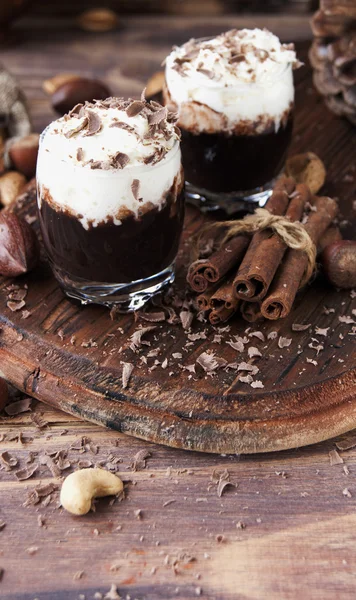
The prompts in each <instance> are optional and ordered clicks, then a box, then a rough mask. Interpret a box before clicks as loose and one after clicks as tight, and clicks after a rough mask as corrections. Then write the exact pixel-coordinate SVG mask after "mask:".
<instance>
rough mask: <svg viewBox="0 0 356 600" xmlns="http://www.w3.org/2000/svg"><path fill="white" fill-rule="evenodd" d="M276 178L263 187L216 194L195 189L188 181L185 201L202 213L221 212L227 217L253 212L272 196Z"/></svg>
mask: <svg viewBox="0 0 356 600" xmlns="http://www.w3.org/2000/svg"><path fill="white" fill-rule="evenodd" d="M276 180H277V177H276V178H275V179H273V180H272V181H270V182H268V183H266V184H265V185H264V186H261V187H258V188H255V189H254V190H248V191H244V192H231V193H224V192H221V193H216V192H210V191H208V190H205V189H202V188H197V187H195V186H194V185H192V184H191V183H189V182H188V181H186V183H185V186H186V187H185V189H186V201H187V202H189V203H190V204H193V205H194V206H196V207H197V208H199V209H200V210H201V211H202V212H204V213H209V212H213V211H217V210H223V211H224V212H225V213H226V214H227V215H233V214H234V213H237V212H253V211H254V209H255V208H257V207H263V206H264V205H265V204H266V202H267V200H268V198H269V197H270V196H271V194H272V189H273V186H274V184H275V182H276Z"/></svg>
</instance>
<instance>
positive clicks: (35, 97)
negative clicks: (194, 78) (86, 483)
mask: <svg viewBox="0 0 356 600" xmlns="http://www.w3.org/2000/svg"><path fill="white" fill-rule="evenodd" d="M139 22H140V20H138V21H135V20H133V21H132V22H131V23H130V24H129V25H128V26H127V28H126V30H125V31H124V32H122V33H121V34H115V35H111V34H110V36H94V37H90V36H88V35H87V34H77V32H73V31H71V32H65V31H60V30H58V31H53V32H51V35H52V38H51V39H50V38H49V37H48V33H47V34H46V37H47V39H46V40H45V41H42V42H41V39H40V38H41V30H40V28H36V27H34V28H32V29H31V31H23V30H20V31H18V33H17V43H16V45H14V46H12V47H9V48H8V49H6V50H5V51H4V52H3V53H2V60H4V61H5V62H6V64H7V65H8V67H9V68H11V69H12V70H13V71H14V72H15V73H16V74H17V76H18V78H19V80H20V82H21V83H22V84H23V85H24V87H25V89H26V91H27V93H28V95H29V97H30V99H31V107H32V110H33V115H34V120H35V124H36V128H37V129H38V130H40V129H41V128H42V127H43V126H44V125H45V124H46V122H48V120H49V119H50V116H51V113H50V110H49V107H48V101H47V99H46V98H45V96H44V95H43V94H42V93H41V91H40V84H41V81H42V79H43V78H45V77H47V76H49V75H52V74H54V73H56V72H57V71H59V70H68V69H69V70H73V71H76V70H78V69H80V70H81V71H82V72H83V71H84V72H86V73H87V74H93V73H97V74H98V76H102V77H105V79H107V80H109V79H110V81H111V82H112V85H113V84H114V82H115V87H114V85H113V88H114V91H115V92H117V91H120V92H121V93H123V94H127V93H131V94H133V93H137V92H139V91H140V89H141V87H142V83H143V82H144V81H145V80H146V78H147V76H148V75H149V74H150V73H151V72H153V71H154V70H156V68H157V64H158V62H159V61H160V59H161V58H162V57H163V56H164V54H165V53H166V51H167V50H168V49H169V46H170V44H171V43H174V42H176V43H180V42H181V41H184V39H186V38H187V37H189V36H190V35H194V34H197V35H199V34H201V30H202V29H203V28H206V24H205V25H201V26H199V24H195V25H194V27H191V28H189V27H186V26H185V28H182V30H181V31H179V28H180V25H181V24H180V22H179V20H177V19H175V20H174V21H173V22H171V28H170V27H168V28H167V29H166V30H162V28H160V26H159V25H160V22H157V23H156V26H155V24H154V21H152V22H151V25H150V26H149V28H148V29H147V30H144V31H141V30H138V27H137V23H139ZM167 23H168V22H166V24H167ZM232 24H233V23H232V22H231V21H230V22H229V24H228V25H227V26H230V25H232ZM236 24H238V23H236ZM225 28H226V27H225ZM221 29H223V27H220V26H218V27H216V28H215V30H214V27H213V26H212V27H211V30H209V32H208V33H213V32H215V31H216V30H221ZM205 30H206V29H205ZM153 34H155V36H154V37H153ZM116 35H120V37H119V38H116ZM289 37H291V36H289ZM42 40H43V31H42ZM47 40H48V41H47ZM113 40H116V44H117V51H116V52H113ZM125 44H126V46H125ZM141 44H142V45H141ZM128 47H130V52H129V51H128ZM115 48H116V46H115ZM94 50H96V51H97V52H96V54H95V53H94ZM87 51H88V52H90V56H91V58H92V61H93V63H92V64H93V67H89V66H88V60H87V56H88V54H87ZM120 51H121V52H120ZM133 56H134V58H132V57H133ZM143 59H144V60H143ZM126 61H127V62H126ZM127 63H130V64H129V65H128V67H129V66H130V69H129V68H128V67H127V69H128V70H126V65H127ZM114 64H116V66H113V65H114ZM118 65H119V66H118ZM134 66H135V68H136V69H137V71H136V72H137V78H136V76H135V77H132V76H131V75H130V73H132V69H133V67H134ZM300 77H301V78H302V77H303V75H302V73H301V74H300ZM307 90H308V91H307ZM305 93H307V94H308V95H310V96H311V97H313V98H314V101H315V102H316V103H318V105H319V106H320V122H319V123H317V126H316V127H314V128H311V127H310V122H308V119H307V118H305V119H304V120H303V122H300V123H299V125H298V130H297V136H296V139H295V143H300V144H302V141H301V138H303V146H304V147H306V146H307V147H308V149H310V150H313V149H314V147H315V145H317V144H318V143H319V141H320V137H321V136H322V131H323V128H324V127H330V124H331V123H333V124H334V125H335V127H336V128H335V135H334V137H333V139H332V141H330V143H329V144H328V145H327V146H326V147H325V153H324V156H323V158H324V159H325V161H326V163H327V166H328V167H329V169H330V171H329V172H330V174H331V179H332V181H333V182H335V186H341V187H339V189H340V193H344V192H347V193H350V192H349V190H350V183H347V182H346V181H343V178H344V177H345V175H346V174H347V173H349V172H350V166H351V164H352V143H351V135H352V129H351V127H350V126H349V125H348V124H347V123H344V122H342V121H338V120H337V119H336V117H334V116H332V115H329V114H328V113H326V112H325V110H324V108H323V106H322V103H321V101H320V100H319V99H317V98H316V96H315V95H314V91H313V90H312V87H311V84H310V83H308V85H307V87H306V90H305ZM300 100H301V101H303V98H301V99H300ZM348 136H349V137H348ZM345 139H347V142H346V143H347V144H350V146H348V147H349V148H350V151H349V152H350V164H349V165H345V163H344V162H342V161H341V159H340V156H339V150H340V148H341V147H342V146H343V145H344V144H345ZM33 404H34V408H35V413H36V414H37V413H41V415H40V416H41V418H42V420H44V421H48V423H49V424H48V425H46V426H45V427H44V428H43V429H38V427H36V426H35V425H34V423H33V420H32V418H31V414H30V413H29V414H26V413H25V414H24V415H23V416H22V417H15V418H10V417H4V418H3V419H2V423H1V430H0V439H2V440H3V441H2V442H0V451H5V450H8V451H9V452H10V453H11V454H12V455H13V456H15V457H17V458H18V460H19V463H18V466H19V467H22V466H25V464H26V460H27V459H28V458H29V453H30V452H38V453H39V454H43V453H44V451H47V452H50V453H51V452H53V451H55V450H60V449H66V448H68V447H69V446H70V445H72V444H73V443H78V441H80V440H81V438H82V436H87V437H90V438H91V440H92V442H93V443H94V444H95V445H98V446H99V452H98V454H92V452H91V451H90V450H88V451H86V452H85V453H84V454H83V456H82V455H80V458H81V459H82V460H84V459H85V460H90V461H92V462H93V463H96V462H98V461H102V460H105V461H106V462H107V461H108V455H109V454H113V455H114V458H113V459H111V460H115V457H117V458H122V462H119V463H117V466H118V468H119V472H120V473H121V474H122V477H123V479H125V480H128V479H130V480H131V483H129V482H128V481H127V483H126V494H127V497H126V499H125V500H124V501H123V502H120V503H115V504H113V505H112V506H110V505H109V502H108V501H107V500H103V501H100V503H99V504H98V506H97V511H96V513H90V514H89V515H88V516H86V517H84V518H81V519H77V518H74V517H71V516H69V515H68V514H66V513H65V512H64V511H62V510H60V509H58V508H57V507H56V497H55V496H54V498H53V500H52V502H51V504H49V505H48V506H47V507H46V506H43V505H42V504H39V505H36V506H28V507H24V506H23V503H24V502H25V501H26V498H27V494H28V492H30V491H31V490H32V489H33V488H34V487H35V486H37V485H38V483H39V482H40V481H41V482H43V483H45V482H47V481H53V477H52V475H51V473H50V471H49V470H48V468H47V467H45V466H40V467H39V469H38V471H37V472H36V473H35V475H34V477H33V478H32V479H30V480H28V481H25V482H17V481H16V478H15V476H14V473H13V470H12V471H9V472H7V471H5V470H4V469H3V470H2V471H1V480H0V490H1V506H0V519H2V520H3V521H4V522H5V523H6V525H5V526H4V528H3V529H2V531H1V532H0V535H1V539H2V549H1V551H0V567H2V568H3V569H4V573H3V577H2V581H1V583H0V597H1V598H4V599H6V600H15V599H16V600H34V599H35V598H38V599H39V600H79V599H81V600H84V598H85V600H88V599H90V600H91V599H93V598H94V597H95V593H98V592H99V593H102V594H103V596H104V595H105V593H106V592H108V590H109V589H110V586H111V584H112V583H114V584H115V585H117V588H118V590H119V592H120V595H121V597H122V598H126V596H127V595H128V596H130V597H131V598H132V599H133V598H138V599H140V600H143V599H146V600H156V599H157V600H158V599H162V600H167V599H168V598H182V599H184V600H190V599H193V598H196V597H199V594H200V597H202V598H209V599H216V600H225V599H227V600H232V599H235V598H238V599H240V598H241V599H256V600H257V599H258V600H259V599H260V598H262V597H263V598H267V599H273V600H274V599H281V600H282V599H283V600H289V599H293V600H294V599H296V598H299V597H304V598H306V599H317V600H319V599H320V600H321V599H323V600H324V599H326V600H329V599H330V600H331V599H334V598H335V597H340V598H343V599H344V598H345V599H349V598H350V599H351V598H354V592H355V568H356V564H355V560H356V559H355V550H356V539H355V527H354V526H355V500H354V498H355V494H356V485H355V473H356V452H355V450H354V449H351V450H349V451H345V452H342V453H340V454H342V456H343V459H344V461H345V462H344V464H337V465H335V466H330V458H329V454H328V453H329V451H330V450H332V449H334V448H335V446H334V443H333V442H325V443H323V444H321V445H318V446H313V447H308V448H304V449H301V450H294V451H288V452H280V453H277V454H271V455H268V454H266V455H263V456H262V455H258V456H248V457H247V456H245V457H243V456H241V457H236V456H228V457H220V456H213V455H201V454H194V453H188V452H184V451H177V450H170V449H167V448H164V447H160V446H155V445H151V444H148V443H144V442H140V441H138V440H135V439H133V438H129V437H126V436H124V435H121V434H118V433H115V432H110V431H105V430H103V429H102V428H99V427H96V426H94V425H90V424H85V423H82V422H80V421H77V420H76V419H74V418H71V417H68V416H67V415H64V414H63V413H60V412H59V411H53V410H51V409H48V408H46V407H45V406H44V405H42V404H39V403H36V402H35V401H34V402H33ZM65 430H67V432H66V433H65ZM19 431H22V432H23V442H24V443H23V444H21V442H17V441H11V438H12V437H13V435H14V434H17V433H18V432H19ZM1 433H3V434H4V437H3V436H2V435H1ZM348 437H350V436H348ZM31 438H33V440H31ZM144 448H147V449H148V450H149V451H151V453H152V457H151V458H149V459H148V460H147V467H146V469H144V470H142V471H138V472H132V471H131V469H130V464H131V462H132V459H133V456H134V455H135V453H136V452H137V451H138V450H141V449H144ZM69 456H70V458H71V460H72V461H74V460H78V451H76V450H70V451H69ZM34 459H35V461H37V460H38V457H36V456H35V457H34ZM345 466H346V467H347V469H344V467H345ZM17 468H18V467H16V468H15V469H14V470H17ZM224 469H228V471H229V473H230V479H231V481H232V482H233V483H235V484H237V487H236V488H234V487H228V488H226V489H225V492H224V494H223V496H222V497H221V498H219V497H218V496H217V493H216V484H215V483H214V485H213V486H212V487H210V486H211V484H212V483H213V482H212V481H211V478H214V470H215V471H217V472H218V473H221V472H223V471H224ZM348 471H349V474H347V472H348ZM68 472H69V471H68ZM64 473H65V471H64ZM214 479H215V478H214ZM208 488H209V489H208ZM171 500H174V502H171V503H170V501H171ZM167 502H168V503H169V504H167V505H166V506H163V505H164V504H165V503H167ZM138 510H141V511H142V512H141V513H137V511H138ZM39 515H42V517H43V521H44V525H45V526H46V527H40V526H39V525H38V522H39V521H38V516H39ZM140 516H141V518H139V517H140ZM240 521H241V523H243V524H244V525H245V526H246V527H245V528H243V529H240V528H238V527H241V523H240V525H239V526H238V527H237V526H236V525H237V524H238V523H239V522H240ZM33 547H36V548H38V549H37V550H36V551H34V550H33ZM29 548H32V550H31V551H30V552H29V551H28V549H29ZM184 553H185V554H184ZM187 555H190V556H191V557H192V558H195V559H196V560H194V561H191V562H189V557H188V556H187ZM174 565H175V568H173V567H174ZM81 572H83V573H82V575H81V577H80V578H78V577H79V574H80V573H81ZM75 577H77V578H75ZM97 597H98V596H97Z"/></svg>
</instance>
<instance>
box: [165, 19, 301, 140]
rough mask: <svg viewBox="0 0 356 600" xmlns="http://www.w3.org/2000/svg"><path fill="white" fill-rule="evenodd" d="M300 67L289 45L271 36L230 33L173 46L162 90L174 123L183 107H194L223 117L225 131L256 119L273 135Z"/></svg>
mask: <svg viewBox="0 0 356 600" xmlns="http://www.w3.org/2000/svg"><path fill="white" fill-rule="evenodd" d="M299 65H300V63H299V62H298V61H297V58H296V54H295V51H294V46H293V44H282V43H281V42H280V40H279V39H278V37H277V36H275V35H274V34H273V33H271V32H270V31H267V30H265V29H263V30H261V29H242V30H240V31H237V30H232V31H228V32H226V33H223V34H221V35H219V36H217V37H216V38H213V39H209V40H194V39H192V40H190V41H189V42H187V43H186V44H184V45H183V46H180V47H175V48H174V49H173V50H172V52H171V54H170V55H169V56H168V57H167V59H166V85H167V89H168V93H169V95H170V98H171V101H172V103H173V104H174V105H175V106H176V107H177V109H178V112H179V121H178V123H179V124H180V123H181V122H182V113H183V112H184V104H185V103H192V102H196V103H199V104H200V105H205V106H207V107H209V108H210V109H212V110H213V111H215V112H217V113H220V114H222V115H223V116H224V119H225V127H224V128H225V129H226V130H229V129H232V128H234V126H235V125H236V124H237V123H239V122H240V121H243V120H246V121H252V122H253V121H256V120H261V117H265V121H267V120H272V121H273V122H274V125H275V129H276V130H277V129H278V128H279V125H280V121H281V119H282V118H283V113H284V112H285V111H287V110H289V109H290V107H291V105H292V104H293V100H294V86H293V76H292V69H293V68H296V67H298V66H299ZM183 122H184V116H183ZM205 125H206V124H205V123H204V122H203V123H202V130H206V126H205Z"/></svg>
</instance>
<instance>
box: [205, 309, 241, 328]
mask: <svg viewBox="0 0 356 600" xmlns="http://www.w3.org/2000/svg"><path fill="white" fill-rule="evenodd" d="M236 310H237V307H236V308H226V306H224V305H222V306H220V307H219V308H214V310H212V311H211V312H210V313H209V321H210V323H211V324H212V325H218V324H219V323H225V321H228V320H229V319H230V317H232V315H233V314H234V313H235V312H236Z"/></svg>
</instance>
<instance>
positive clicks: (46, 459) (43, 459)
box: [39, 454, 61, 477]
mask: <svg viewBox="0 0 356 600" xmlns="http://www.w3.org/2000/svg"><path fill="white" fill-rule="evenodd" d="M39 460H40V464H41V465H43V466H46V467H47V468H48V469H49V471H50V473H51V475H52V476H53V477H60V476H61V469H60V468H59V467H58V466H57V465H56V463H55V462H54V460H53V459H52V458H51V456H48V455H47V454H43V455H42V456H40V459H39Z"/></svg>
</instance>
